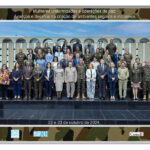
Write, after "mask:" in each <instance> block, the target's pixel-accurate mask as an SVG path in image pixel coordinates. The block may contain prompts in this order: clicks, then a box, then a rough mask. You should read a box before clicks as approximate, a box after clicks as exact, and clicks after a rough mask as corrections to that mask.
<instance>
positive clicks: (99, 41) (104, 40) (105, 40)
mask: <svg viewBox="0 0 150 150" xmlns="http://www.w3.org/2000/svg"><path fill="white" fill-rule="evenodd" d="M98 43H108V41H107V39H104V38H102V39H99V40H98Z"/></svg>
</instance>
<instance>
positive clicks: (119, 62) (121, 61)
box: [117, 60, 127, 68]
mask: <svg viewBox="0 0 150 150" xmlns="http://www.w3.org/2000/svg"><path fill="white" fill-rule="evenodd" d="M121 63H125V65H127V63H126V61H124V60H120V61H118V63H117V68H119V67H120V66H119V64H120V65H121Z"/></svg>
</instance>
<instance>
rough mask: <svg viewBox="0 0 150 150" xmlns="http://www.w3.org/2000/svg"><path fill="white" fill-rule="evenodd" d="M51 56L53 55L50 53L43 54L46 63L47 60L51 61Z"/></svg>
mask: <svg viewBox="0 0 150 150" xmlns="http://www.w3.org/2000/svg"><path fill="white" fill-rule="evenodd" d="M53 58H54V56H53V55H52V54H51V53H48V54H46V55H45V60H46V63H48V62H50V63H51V62H52V61H53Z"/></svg>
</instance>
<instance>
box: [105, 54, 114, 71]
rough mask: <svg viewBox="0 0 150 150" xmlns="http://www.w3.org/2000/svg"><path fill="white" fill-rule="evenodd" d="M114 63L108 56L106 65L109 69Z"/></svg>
mask: <svg viewBox="0 0 150 150" xmlns="http://www.w3.org/2000/svg"><path fill="white" fill-rule="evenodd" d="M112 62H113V61H112V59H111V56H110V55H108V56H107V59H106V61H105V64H106V65H107V67H108V68H109V67H110V64H111V63H112Z"/></svg>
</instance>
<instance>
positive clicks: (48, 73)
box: [47, 69, 50, 78]
mask: <svg viewBox="0 0 150 150" xmlns="http://www.w3.org/2000/svg"><path fill="white" fill-rule="evenodd" d="M49 75H50V69H47V77H48V78H49Z"/></svg>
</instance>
